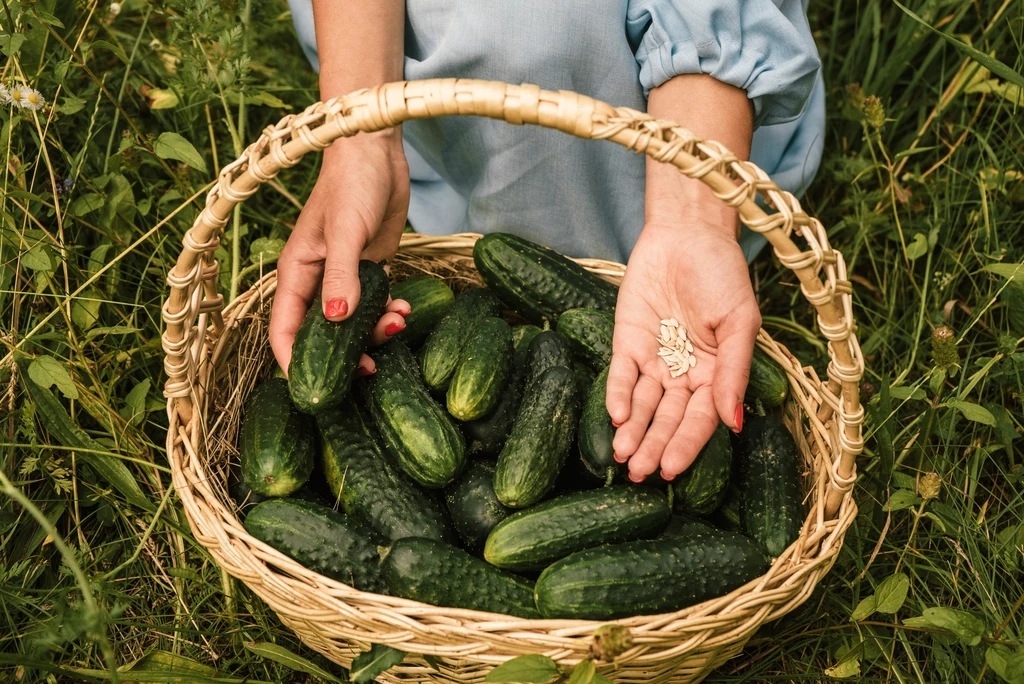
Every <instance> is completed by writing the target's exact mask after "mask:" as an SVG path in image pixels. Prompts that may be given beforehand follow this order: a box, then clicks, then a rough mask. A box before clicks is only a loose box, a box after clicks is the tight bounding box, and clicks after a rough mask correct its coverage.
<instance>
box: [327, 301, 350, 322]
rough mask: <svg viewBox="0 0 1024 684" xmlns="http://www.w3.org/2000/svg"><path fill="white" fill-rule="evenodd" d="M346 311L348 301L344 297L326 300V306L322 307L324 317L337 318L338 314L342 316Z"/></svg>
mask: <svg viewBox="0 0 1024 684" xmlns="http://www.w3.org/2000/svg"><path fill="white" fill-rule="evenodd" d="M347 313H348V302H346V301H345V300H344V299H331V300H328V302H327V306H325V307H324V317H326V318H337V317H338V316H344V315H345V314H347Z"/></svg>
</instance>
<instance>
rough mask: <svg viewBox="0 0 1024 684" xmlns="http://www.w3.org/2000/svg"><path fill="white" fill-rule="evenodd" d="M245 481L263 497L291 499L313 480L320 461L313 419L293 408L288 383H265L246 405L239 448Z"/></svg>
mask: <svg viewBox="0 0 1024 684" xmlns="http://www.w3.org/2000/svg"><path fill="white" fill-rule="evenodd" d="M238 451H239V458H240V460H241V463H242V479H243V480H244V481H245V484H246V485H248V486H249V488H250V489H251V490H252V491H254V492H256V493H257V494H261V495H263V496H288V495H289V494H291V493H292V492H294V491H296V490H297V489H299V488H300V487H302V485H304V484H305V483H306V481H307V480H309V475H310V473H312V472H313V462H314V460H315V459H316V434H315V432H314V431H313V419H312V418H310V417H309V416H307V415H305V414H303V413H301V412H300V411H299V410H298V409H297V408H295V406H294V405H293V404H292V401H291V398H290V396H289V394H288V381H287V380H280V379H277V378H272V379H270V380H267V381H266V382H263V383H261V384H260V385H259V386H258V387H257V388H256V389H255V390H253V393H252V394H251V395H250V396H249V399H248V401H246V403H245V413H244V415H243V418H242V437H241V440H240V444H239V449H238Z"/></svg>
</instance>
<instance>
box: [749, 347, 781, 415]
mask: <svg viewBox="0 0 1024 684" xmlns="http://www.w3.org/2000/svg"><path fill="white" fill-rule="evenodd" d="M788 393H789V380H788V379H787V377H786V371H784V370H782V367H781V366H780V365H779V364H778V363H776V362H775V359H773V358H772V357H770V356H768V355H767V354H765V353H764V352H763V351H761V348H760V347H754V357H753V359H751V361H750V379H749V380H748V381H747V393H746V396H744V399H745V400H746V401H747V403H749V404H753V403H754V402H755V401H760V402H761V404H762V405H764V406H766V407H775V406H781V405H782V402H783V401H785V400H786V394H788Z"/></svg>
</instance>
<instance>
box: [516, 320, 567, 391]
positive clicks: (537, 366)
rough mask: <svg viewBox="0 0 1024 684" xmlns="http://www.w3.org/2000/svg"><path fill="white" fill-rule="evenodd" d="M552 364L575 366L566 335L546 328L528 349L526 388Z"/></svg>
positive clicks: (532, 341) (531, 342)
mask: <svg viewBox="0 0 1024 684" xmlns="http://www.w3.org/2000/svg"><path fill="white" fill-rule="evenodd" d="M552 366H565V367H566V368H572V367H573V358H572V350H571V349H569V343H568V341H566V339H565V338H564V337H562V335H561V334H560V333H558V332H555V331H554V330H545V331H544V332H542V333H540V334H539V335H537V336H536V337H534V338H533V339H532V340H531V341H530V346H529V347H527V349H526V379H525V380H524V388H525V387H529V386H530V385H531V384H533V383H534V382H536V380H537V377H538V376H539V375H540V374H541V373H543V372H544V371H546V370H547V369H548V368H551V367H552Z"/></svg>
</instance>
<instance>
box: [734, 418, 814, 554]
mask: <svg viewBox="0 0 1024 684" xmlns="http://www.w3.org/2000/svg"><path fill="white" fill-rule="evenodd" d="M737 441H738V443H739V449H738V454H737V456H738V463H737V465H738V468H737V472H738V476H739V477H738V480H739V481H738V483H737V484H738V487H739V491H740V494H741V496H740V522H741V524H742V526H743V531H744V532H745V533H746V534H748V535H749V536H750V537H751V538H752V539H754V540H756V541H758V542H760V543H761V544H763V545H764V547H765V549H767V550H768V553H769V554H770V555H771V556H772V557H773V558H775V557H777V556H780V555H781V554H782V552H783V551H785V550H786V548H787V547H788V546H789V545H790V544H792V543H793V542H794V541H796V538H797V537H799V536H800V528H801V527H802V526H803V522H804V517H805V514H804V507H803V491H802V487H801V482H800V470H799V464H798V462H797V453H796V444H795V443H794V442H793V436H792V435H791V434H789V431H788V430H787V429H786V426H785V425H783V424H782V422H781V421H780V420H779V419H778V418H775V417H774V416H750V417H749V418H748V419H747V422H746V424H745V425H744V426H743V431H742V432H741V433H740V436H739V439H738V440H737Z"/></svg>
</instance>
